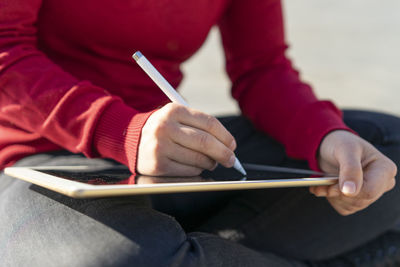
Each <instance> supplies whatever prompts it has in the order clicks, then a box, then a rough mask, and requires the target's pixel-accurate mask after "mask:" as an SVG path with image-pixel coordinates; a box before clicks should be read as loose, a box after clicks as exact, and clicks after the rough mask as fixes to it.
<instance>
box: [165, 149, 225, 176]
mask: <svg viewBox="0 0 400 267" xmlns="http://www.w3.org/2000/svg"><path fill="white" fill-rule="evenodd" d="M171 146H173V148H171V149H168V151H167V157H168V158H169V159H171V160H173V161H175V162H177V163H181V164H183V165H189V166H194V167H198V168H201V169H207V170H210V171H211V170H213V169H215V167H216V166H217V163H216V162H215V160H212V159H210V158H209V157H207V156H206V155H204V154H202V153H199V152H196V151H194V150H190V149H188V148H185V147H183V146H181V145H179V144H176V143H173V144H171Z"/></svg>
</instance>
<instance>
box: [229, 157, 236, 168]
mask: <svg viewBox="0 0 400 267" xmlns="http://www.w3.org/2000/svg"><path fill="white" fill-rule="evenodd" d="M233 164H235V156H234V155H233V156H231V158H230V159H229V166H233Z"/></svg>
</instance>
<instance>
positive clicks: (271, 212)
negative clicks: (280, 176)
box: [0, 111, 400, 267]
mask: <svg viewBox="0 0 400 267" xmlns="http://www.w3.org/2000/svg"><path fill="white" fill-rule="evenodd" d="M344 114H345V121H346V123H347V124H348V125H349V126H350V127H352V128H353V129H354V130H356V131H357V132H358V133H359V134H360V136H361V137H363V138H365V139H366V140H368V141H369V142H371V143H373V144H374V145H375V146H376V147H377V148H378V149H379V150H380V151H382V152H383V153H384V154H386V155H387V156H388V157H390V158H391V159H392V160H393V161H394V162H396V163H397V164H398V165H399V163H400V120H399V119H398V118H396V117H393V116H389V115H384V114H378V113H372V112H362V111H345V113H344ZM221 121H222V122H223V123H224V124H225V125H226V127H227V128H228V129H229V130H230V131H231V133H233V135H234V136H235V137H236V140H237V142H238V149H237V151H236V154H237V156H238V157H239V158H240V160H241V161H242V162H252V163H261V164H273V165H281V166H290V167H303V168H305V167H306V163H305V162H303V161H297V160H293V159H290V158H288V157H287V156H286V155H285V153H284V149H283V148H282V146H281V145H280V144H278V143H277V142H275V141H274V140H272V139H271V138H269V137H267V136H265V135H263V134H261V133H259V132H257V131H255V130H254V129H253V127H252V126H251V124H250V123H249V122H248V121H247V120H245V119H243V118H241V117H228V118H222V119H221ZM99 163H101V164H107V165H112V164H115V163H114V162H113V161H110V160H104V159H86V158H84V157H83V156H81V155H75V154H70V153H67V152H61V153H60V152H59V153H50V154H39V155H35V156H30V157H27V158H25V159H22V160H20V161H19V162H18V163H17V164H16V166H36V165H52V166H53V165H54V166H55V165H91V164H99ZM399 190H400V189H399V186H398V185H397V186H396V187H395V188H394V189H393V190H392V191H390V192H388V193H386V194H384V195H383V196H382V197H381V198H380V199H379V200H378V201H376V202H375V203H374V204H373V205H371V206H370V207H368V208H367V209H365V210H363V211H361V212H358V213H356V214H354V215H350V216H341V215H339V214H338V213H336V212H335V211H334V210H333V209H332V208H331V207H330V205H329V204H328V202H327V201H326V199H324V198H317V197H314V196H313V195H311V194H310V193H309V192H308V189H307V188H289V189H266V190H249V191H237V192H206V193H190V194H189V193H186V194H172V195H155V196H134V197H118V198H98V199H86V200H78V199H72V198H69V197H66V196H63V195H60V194H57V193H54V192H52V191H49V190H46V189H43V188H41V187H38V186H35V185H32V184H29V183H26V182H23V181H21V180H17V179H13V178H10V177H8V176H6V175H4V174H1V175H0V266H27V265H29V266H130V265H132V266H274V267H275V266H308V265H310V264H314V265H315V264H318V263H321V264H323V263H322V262H321V261H323V260H324V262H325V263H326V262H327V260H329V259H332V261H333V260H334V258H338V257H341V255H346V254H348V253H352V252H351V251H357V249H359V248H360V247H361V248H362V247H363V246H365V244H367V243H368V242H370V243H371V242H374V240H378V239H379V238H381V237H382V236H383V235H385V234H387V233H388V231H390V230H391V229H392V228H393V227H394V226H395V225H396V224H397V222H398V221H399V219H400V205H398V204H397V203H399V201H400V193H399ZM324 266H325V265H324ZM326 266H328V265H326ZM341 266H343V265H341ZM362 266H367V265H362Z"/></svg>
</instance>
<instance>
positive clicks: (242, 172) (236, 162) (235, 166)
mask: <svg viewBox="0 0 400 267" xmlns="http://www.w3.org/2000/svg"><path fill="white" fill-rule="evenodd" d="M233 167H234V168H235V169H236V170H238V171H239V172H240V173H241V174H243V175H244V176H246V175H247V173H246V171H245V170H244V168H243V166H242V164H240V162H239V160H238V158H235V164H233Z"/></svg>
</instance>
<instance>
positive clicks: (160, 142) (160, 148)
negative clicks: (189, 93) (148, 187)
mask: <svg viewBox="0 0 400 267" xmlns="http://www.w3.org/2000/svg"><path fill="white" fill-rule="evenodd" d="M235 148H236V142H235V139H234V138H233V136H232V135H231V134H230V133H229V132H228V131H227V130H226V129H225V127H224V126H223V125H222V124H221V123H220V122H219V121H218V120H217V119H216V118H215V117H213V116H210V115H207V114H204V113H202V112H199V111H196V110H193V109H191V108H187V107H185V106H182V105H178V104H174V103H169V104H167V105H165V106H164V107H162V108H161V109H159V110H157V111H156V112H154V113H153V114H152V115H151V116H150V117H149V118H148V120H147V122H146V123H145V125H144V126H143V128H142V135H141V139H140V143H139V151H138V156H137V165H136V170H137V171H138V172H139V173H140V174H145V175H153V176H168V175H173V176H195V175H199V174H200V173H201V172H202V171H203V170H204V169H207V170H213V169H214V168H215V167H216V166H217V163H220V164H222V165H223V166H225V167H227V168H230V167H232V166H233V164H234V162H235V155H234V153H233V151H234V150H235Z"/></svg>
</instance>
